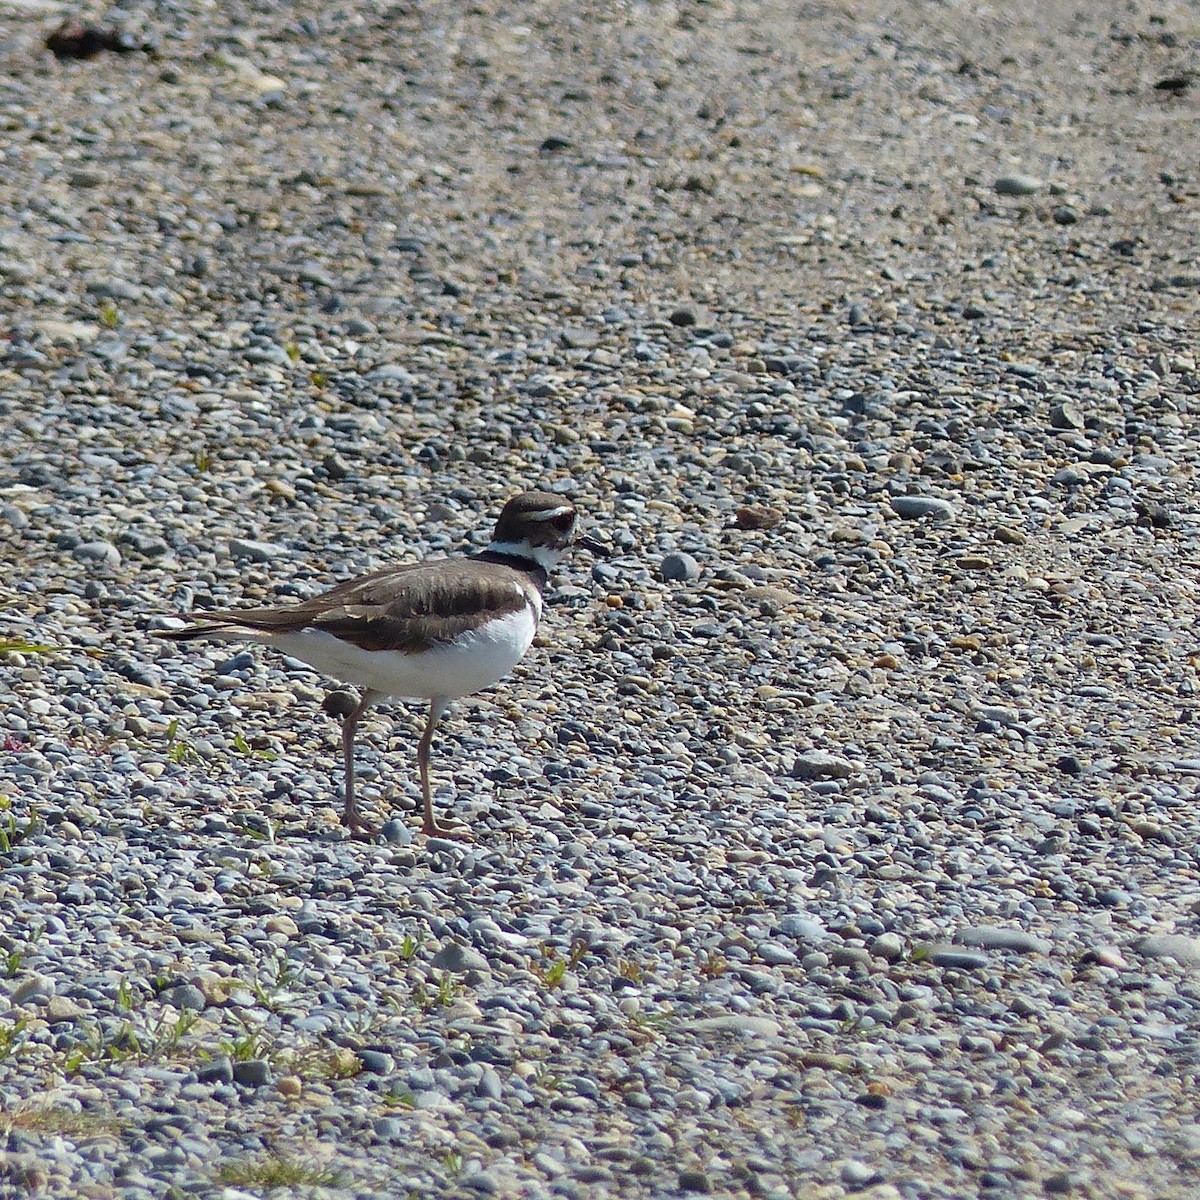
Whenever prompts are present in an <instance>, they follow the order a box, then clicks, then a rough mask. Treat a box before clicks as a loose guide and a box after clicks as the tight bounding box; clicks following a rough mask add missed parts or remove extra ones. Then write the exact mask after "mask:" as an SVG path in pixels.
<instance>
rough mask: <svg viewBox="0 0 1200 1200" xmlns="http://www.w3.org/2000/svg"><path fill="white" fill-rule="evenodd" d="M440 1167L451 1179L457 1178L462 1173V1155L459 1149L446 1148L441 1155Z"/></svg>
mask: <svg viewBox="0 0 1200 1200" xmlns="http://www.w3.org/2000/svg"><path fill="white" fill-rule="evenodd" d="M442 1169H443V1170H444V1171H445V1172H446V1174H447V1175H448V1176H449V1177H450V1178H451V1179H457V1178H458V1177H459V1176H460V1175H461V1174H462V1169H463V1156H462V1151H460V1150H447V1151H446V1153H445V1154H443V1155H442Z"/></svg>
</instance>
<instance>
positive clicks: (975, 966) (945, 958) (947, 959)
mask: <svg viewBox="0 0 1200 1200" xmlns="http://www.w3.org/2000/svg"><path fill="white" fill-rule="evenodd" d="M923 957H924V958H925V959H926V960H927V961H928V962H931V963H933V964H934V966H937V967H955V968H957V969H959V970H962V971H980V970H983V969H984V968H985V967H987V966H989V965H990V960H989V959H988V956H987V955H986V954H983V953H980V952H979V951H977V950H963V949H961V948H960V947H957V946H950V945H933V946H928V947H926V948H925V951H924V955H923Z"/></svg>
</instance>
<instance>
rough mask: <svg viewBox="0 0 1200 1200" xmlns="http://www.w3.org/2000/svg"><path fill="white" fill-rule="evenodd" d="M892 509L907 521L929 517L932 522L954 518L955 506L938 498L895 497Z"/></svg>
mask: <svg viewBox="0 0 1200 1200" xmlns="http://www.w3.org/2000/svg"><path fill="white" fill-rule="evenodd" d="M891 503H892V509H893V510H894V511H895V513H896V515H897V516H900V517H903V518H904V519H905V520H907V521H917V520H920V519H921V518H922V517H928V518H929V519H930V520H931V521H948V520H950V519H951V518H952V517H953V516H954V505H953V504H951V503H950V501H949V500H942V499H940V498H939V497H937V496H893V497H892V501H891Z"/></svg>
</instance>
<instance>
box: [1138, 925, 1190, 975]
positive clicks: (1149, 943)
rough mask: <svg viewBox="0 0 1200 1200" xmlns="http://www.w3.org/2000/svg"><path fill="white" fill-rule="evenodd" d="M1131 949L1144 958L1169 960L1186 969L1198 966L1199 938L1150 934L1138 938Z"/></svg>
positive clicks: (1172, 934) (1173, 934)
mask: <svg viewBox="0 0 1200 1200" xmlns="http://www.w3.org/2000/svg"><path fill="white" fill-rule="evenodd" d="M1133 948H1134V950H1136V951H1137V953H1138V954H1141V955H1143V956H1144V957H1145V958H1169V959H1174V961H1175V962H1177V963H1182V964H1183V965H1184V966H1187V967H1196V966H1200V938H1195V937H1189V936H1187V935H1186V934H1182V933H1159V934H1152V935H1150V936H1148V937H1143V938H1138V939H1137V941H1135V942H1134V943H1133Z"/></svg>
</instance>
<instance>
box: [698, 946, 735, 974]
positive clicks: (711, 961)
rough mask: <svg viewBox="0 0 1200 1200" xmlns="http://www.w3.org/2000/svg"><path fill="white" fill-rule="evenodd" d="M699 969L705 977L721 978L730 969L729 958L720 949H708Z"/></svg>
mask: <svg viewBox="0 0 1200 1200" xmlns="http://www.w3.org/2000/svg"><path fill="white" fill-rule="evenodd" d="M699 969H700V974H701V975H703V976H704V978H705V979H719V978H720V977H721V976H722V975H724V974H725V972H726V971H728V970H729V959H727V958H726V957H725V955H723V954H722V953H721V952H720V951H719V950H709V951H706V953H705V955H704V961H703V962H701V964H700V968H699Z"/></svg>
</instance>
